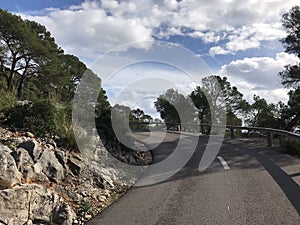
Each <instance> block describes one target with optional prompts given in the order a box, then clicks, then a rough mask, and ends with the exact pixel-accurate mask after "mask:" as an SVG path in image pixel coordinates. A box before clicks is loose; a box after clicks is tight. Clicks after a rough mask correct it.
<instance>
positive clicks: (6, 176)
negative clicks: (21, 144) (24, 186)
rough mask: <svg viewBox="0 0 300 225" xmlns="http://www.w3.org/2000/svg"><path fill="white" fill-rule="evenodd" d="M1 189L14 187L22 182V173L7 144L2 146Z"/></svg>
mask: <svg viewBox="0 0 300 225" xmlns="http://www.w3.org/2000/svg"><path fill="white" fill-rule="evenodd" d="M0 162H1V163H0V189H6V188H12V187H14V186H15V185H16V184H19V183H20V182H21V173H20V172H19V171H18V169H17V165H16V162H15V160H14V158H13V157H12V156H11V155H10V153H9V150H8V149H7V148H6V147H5V146H0Z"/></svg>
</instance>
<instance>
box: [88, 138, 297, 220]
mask: <svg viewBox="0 0 300 225" xmlns="http://www.w3.org/2000/svg"><path fill="white" fill-rule="evenodd" d="M159 136H160V135H159V134H158V137H159ZM189 138H191V136H188V135H187V136H185V139H186V140H188V139H189ZM152 141H153V140H152ZM150 142H151V141H149V144H153V143H150ZM207 142H208V137H205V136H203V137H200V138H199V142H198V145H197V148H196V151H195V153H194V155H193V156H192V158H191V159H190V160H189V162H188V163H187V164H186V165H185V167H184V168H182V169H181V170H180V171H179V172H178V173H176V174H175V175H174V176H172V177H171V178H169V179H168V180H166V181H164V182H161V183H159V184H154V185H150V186H145V187H133V188H132V189H130V190H129V191H128V192H127V193H126V194H125V195H124V196H123V197H121V198H120V199H119V200H118V201H116V202H115V203H114V204H113V205H111V206H110V207H109V208H107V209H106V210H104V211H103V212H102V213H101V214H99V215H97V216H96V217H94V218H93V219H92V220H91V221H90V222H89V223H88V224H90V225H92V224H102V225H173V224H174V225H175V224H176V225H177V224H178V225H185V224H188V225H190V224H195V225H202V224H203V225H205V224H206V225H215V224H238V225H246V224H251V225H252V224H255V225H258V224H267V225H269V224H282V225H288V224H295V225H299V224H300V216H299V215H300V187H299V184H300V160H299V159H297V158H294V157H292V156H289V155H284V154H281V153H278V152H276V151H274V150H272V149H270V148H268V147H264V144H261V143H260V142H259V141H255V140H252V141H249V140H240V139H234V140H228V141H225V142H224V143H223V145H222V147H221V150H220V152H219V153H218V156H217V157H216V158H215V159H214V161H213V162H212V164H211V165H210V166H209V168H208V169H206V170H205V171H204V172H199V170H198V167H199V162H200V160H201V157H202V156H203V152H204V149H205V147H206V146H207ZM177 143H178V135H176V134H168V135H167V137H166V138H165V142H164V143H163V144H161V145H159V146H158V147H157V148H156V149H155V150H154V151H153V154H154V163H158V162H161V161H162V160H164V159H165V158H167V157H168V156H169V155H170V154H171V153H172V151H173V150H174V148H175V147H176V145H177Z"/></svg>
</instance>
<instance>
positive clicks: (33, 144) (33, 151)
mask: <svg viewBox="0 0 300 225" xmlns="http://www.w3.org/2000/svg"><path fill="white" fill-rule="evenodd" d="M18 148H24V149H25V150H27V151H28V153H29V155H30V156H31V158H32V159H33V161H34V162H37V161H38V159H39V158H40V156H41V154H42V153H43V149H42V148H41V146H40V144H39V143H38V142H37V141H36V140H29V141H25V142H22V143H20V144H19V146H18Z"/></svg>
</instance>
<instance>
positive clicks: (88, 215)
mask: <svg viewBox="0 0 300 225" xmlns="http://www.w3.org/2000/svg"><path fill="white" fill-rule="evenodd" d="M84 219H86V220H90V219H92V215H90V214H86V215H85V216H84Z"/></svg>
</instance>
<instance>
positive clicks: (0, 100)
mask: <svg viewBox="0 0 300 225" xmlns="http://www.w3.org/2000/svg"><path fill="white" fill-rule="evenodd" d="M16 103H17V98H16V96H15V94H13V93H10V92H7V91H4V90H0V111H3V110H7V109H10V108H13V107H14V106H15V105H16Z"/></svg>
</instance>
